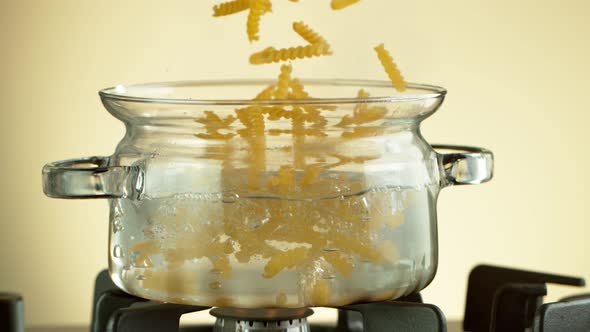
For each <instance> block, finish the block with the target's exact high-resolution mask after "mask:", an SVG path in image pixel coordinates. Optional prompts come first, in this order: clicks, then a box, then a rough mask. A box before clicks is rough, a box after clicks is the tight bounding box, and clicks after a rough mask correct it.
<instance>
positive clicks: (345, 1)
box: [331, 0, 360, 10]
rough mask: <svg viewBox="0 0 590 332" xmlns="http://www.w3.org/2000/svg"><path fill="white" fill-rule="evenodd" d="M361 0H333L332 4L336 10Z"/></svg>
mask: <svg viewBox="0 0 590 332" xmlns="http://www.w3.org/2000/svg"><path fill="white" fill-rule="evenodd" d="M359 1H360V0H332V3H331V6H332V9H334V10H340V9H344V8H346V7H348V6H350V5H353V4H355V3H357V2H359Z"/></svg>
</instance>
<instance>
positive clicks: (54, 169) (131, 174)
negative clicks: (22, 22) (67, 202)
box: [43, 157, 143, 198]
mask: <svg viewBox="0 0 590 332" xmlns="http://www.w3.org/2000/svg"><path fill="white" fill-rule="evenodd" d="M109 161H110V157H87V158H80V159H69V160H62V161H56V162H53V163H49V164H47V165H45V166H44V167H43V192H44V193H45V195H47V196H49V197H52V198H123V197H130V196H131V195H132V194H133V193H137V192H141V188H142V183H143V181H142V180H143V176H142V172H141V169H140V168H139V167H138V166H109Z"/></svg>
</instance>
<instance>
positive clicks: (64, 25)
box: [0, 0, 590, 324]
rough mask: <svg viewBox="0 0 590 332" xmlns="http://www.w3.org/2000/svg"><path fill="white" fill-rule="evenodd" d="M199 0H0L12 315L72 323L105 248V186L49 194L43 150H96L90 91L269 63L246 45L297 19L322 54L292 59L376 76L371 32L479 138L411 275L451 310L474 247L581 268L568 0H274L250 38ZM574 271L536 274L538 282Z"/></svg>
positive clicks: (5, 270)
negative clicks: (472, 171) (477, 178)
mask: <svg viewBox="0 0 590 332" xmlns="http://www.w3.org/2000/svg"><path fill="white" fill-rule="evenodd" d="M212 3H214V1H206V0H191V1H166V2H164V1H161V2H156V1H145V0H141V1H139V0H134V1H114V0H108V1H107V0H102V1H92V2H91V1H80V0H71V1H65V0H61V1H57V0H56V1H43V0H38V1H30V0H27V1H23V0H14V1H6V0H2V1H1V2H0V144H1V145H0V147H1V148H0V153H1V156H2V157H1V158H2V159H1V164H0V183H1V187H0V290H11V291H17V292H21V293H23V294H24V296H25V301H26V316H27V322H28V324H63V323H67V324H80V323H88V320H89V317H90V305H91V303H90V299H91V295H92V284H93V278H94V276H95V274H96V272H97V271H99V269H101V268H104V267H105V266H106V265H107V221H108V220H107V219H108V211H107V204H106V202H104V201H101V200H79V201H67V200H52V199H49V198H46V197H44V195H43V194H42V192H41V167H42V166H43V164H44V163H47V162H50V161H54V160H59V159H65V158H70V157H79V156H87V155H109V154H111V153H112V151H113V150H114V147H115V145H116V144H117V142H118V141H119V139H120V138H121V137H122V135H123V126H122V125H121V123H119V122H118V121H117V120H115V119H114V118H112V117H111V116H110V115H109V114H108V113H107V112H106V111H105V110H103V108H102V106H101V104H100V102H99V99H98V96H97V93H96V92H97V91H98V90H99V89H100V88H103V87H106V86H112V85H115V84H119V83H139V82H150V81H167V80H184V79H211V78H233V77H240V78H245V77H271V76H274V75H275V74H276V73H277V67H276V66H272V65H271V66H265V67H254V66H249V65H248V63H247V59H248V55H249V54H250V52H252V51H254V50H257V49H261V48H263V47H266V46H269V45H271V44H273V45H282V46H290V45H291V44H294V43H297V42H298V39H297V38H296V36H294V33H293V32H292V31H291V30H290V22H292V21H294V20H300V19H303V20H305V21H306V22H307V23H309V24H310V25H311V26H312V27H314V28H316V29H317V30H318V31H320V32H321V33H322V34H324V35H325V37H326V38H327V39H328V40H329V41H331V43H332V44H333V48H334V50H335V55H334V56H333V57H331V58H325V59H316V60H311V61H305V62H297V63H296V64H295V74H296V75H298V76H301V77H310V76H316V77H328V78H330V77H342V78H377V79H384V78H385V76H384V74H383V72H382V70H381V68H380V67H379V64H378V62H377V60H376V58H375V56H374V54H373V51H372V46H374V45H376V44H377V43H378V42H381V41H382V42H385V43H386V45H387V46H388V48H389V49H391V50H392V52H393V54H394V56H395V58H396V60H397V61H398V63H399V65H400V67H401V68H402V70H403V72H404V74H405V76H406V77H407V78H408V79H409V80H410V81H415V82H422V83H432V84H438V85H442V86H444V87H446V88H448V90H449V95H448V98H447V101H446V102H445V104H444V105H443V107H442V108H441V110H440V111H439V112H438V113H437V114H435V115H434V116H433V117H432V118H431V119H428V120H427V121H426V122H425V123H424V125H423V132H424V135H425V137H426V138H427V139H428V140H429V141H430V142H432V143H435V142H436V143H453V144H464V145H476V146H484V147H487V148H489V149H491V150H493V151H494V153H495V155H496V172H495V179H494V180H493V182H491V183H489V184H486V185H482V186H471V187H456V188H450V189H446V190H444V191H443V192H442V193H441V197H440V200H439V235H440V239H439V240H440V264H439V271H438V274H437V277H436V278H435V281H434V282H433V284H432V285H430V286H429V287H428V288H427V289H426V290H425V291H424V296H425V298H426V300H427V301H429V302H431V303H436V304H437V305H439V306H440V307H441V308H442V309H443V310H444V311H445V313H446V315H447V317H448V318H450V319H456V318H459V317H461V316H462V313H463V305H464V298H465V288H466V279H467V274H468V272H469V270H470V268H472V267H473V266H474V265H475V264H476V263H478V262H489V263H496V264H501V265H511V266H517V267H521V268H528V269H534V270H541V271H552V272H561V273H566V274H571V275H579V276H584V277H586V278H590V259H588V253H589V252H590V241H588V234H590V220H588V217H587V216H588V208H589V205H588V200H589V198H590V193H589V192H588V188H589V187H590V176H589V174H590V172H589V171H588V167H587V165H588V164H589V162H590V157H589V154H588V146H587V144H588V142H589V139H590V130H588V123H589V120H590V109H588V101H587V96H588V91H589V89H588V88H589V83H588V81H587V78H588V77H589V76H590V75H589V74H590V61H588V59H590V46H589V39H588V33H589V32H590V20H589V19H588V17H589V16H590V15H589V14H590V12H589V10H590V5H589V4H590V2H588V1H586V0H578V1H574V0H569V1H556V0H555V1H551V0H534V1H533V0H521V1H512V0H496V1H481V0H474V1H459V0H446V1H438V0H436V1H434V0H431V1H426V0H414V1H392V0H362V1H361V3H360V4H358V5H355V6H353V7H350V8H349V9H347V10H344V11H341V12H332V11H330V10H329V0H301V1H300V3H298V4H297V3H291V2H288V1H286V0H275V1H274V3H275V10H274V15H272V16H267V17H265V18H264V19H263V21H262V22H263V23H262V33H261V37H262V42H261V43H258V44H256V45H254V46H251V45H249V44H248V42H247V40H246V36H245V29H244V22H245V16H244V15H243V14H242V15H237V16H234V17H228V18H225V19H213V18H212V17H210V14H211V11H210V5H211V4H212ZM582 291H586V292H588V288H586V289H573V288H565V287H553V288H550V296H549V298H548V300H555V299H557V298H559V297H561V296H564V295H566V294H571V293H574V292H582Z"/></svg>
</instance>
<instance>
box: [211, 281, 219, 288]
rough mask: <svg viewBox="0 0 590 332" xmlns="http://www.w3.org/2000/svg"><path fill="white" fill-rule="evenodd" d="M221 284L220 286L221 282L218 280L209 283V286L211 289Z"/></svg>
mask: <svg viewBox="0 0 590 332" xmlns="http://www.w3.org/2000/svg"><path fill="white" fill-rule="evenodd" d="M221 286H222V284H221V282H219V281H214V282H212V283H210V284H209V288H211V289H220V288H221Z"/></svg>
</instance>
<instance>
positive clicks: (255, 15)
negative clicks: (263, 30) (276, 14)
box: [246, 0, 270, 42]
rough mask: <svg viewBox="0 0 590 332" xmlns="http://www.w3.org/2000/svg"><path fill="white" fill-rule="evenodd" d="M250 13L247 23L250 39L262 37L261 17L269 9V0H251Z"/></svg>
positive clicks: (254, 39)
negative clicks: (260, 33)
mask: <svg viewBox="0 0 590 332" xmlns="http://www.w3.org/2000/svg"><path fill="white" fill-rule="evenodd" d="M251 1H252V2H251V6H250V13H249V14H248V22H247V24H246V28H247V32H248V40H250V41H251V42H252V41H256V40H259V39H260V37H259V36H258V33H259V32H260V18H261V17H262V15H264V13H265V12H266V11H267V10H268V4H269V3H270V2H269V1H268V0H251Z"/></svg>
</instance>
